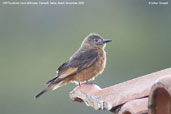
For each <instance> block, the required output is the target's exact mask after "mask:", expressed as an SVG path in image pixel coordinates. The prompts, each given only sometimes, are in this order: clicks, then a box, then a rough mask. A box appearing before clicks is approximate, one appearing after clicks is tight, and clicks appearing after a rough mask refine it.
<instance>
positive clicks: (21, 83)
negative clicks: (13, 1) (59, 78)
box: [0, 0, 171, 114]
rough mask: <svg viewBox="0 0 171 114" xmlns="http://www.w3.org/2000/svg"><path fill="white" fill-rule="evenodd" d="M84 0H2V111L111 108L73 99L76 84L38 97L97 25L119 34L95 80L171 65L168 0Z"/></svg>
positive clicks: (60, 113) (37, 113) (27, 113)
mask: <svg viewBox="0 0 171 114" xmlns="http://www.w3.org/2000/svg"><path fill="white" fill-rule="evenodd" d="M44 1H45V0H44ZM70 1H71V0H70ZM82 1H83V0H82ZM84 1H85V4H84V5H67V6H63V5H54V6H52V5H44V6H34V5H2V4H0V114H67V113H70V114H80V113H81V114H87V113H91V114H104V113H106V114H110V112H108V111H95V110H94V109H92V108H90V107H87V106H85V104H83V103H81V104H80V103H74V102H72V101H71V100H70V99H69V92H70V91H71V90H72V89H73V88H74V87H76V86H75V85H74V84H68V85H66V86H63V87H61V88H59V89H58V90H56V91H53V92H52V91H51V92H48V93H47V94H45V95H43V96H42V97H41V98H40V99H38V100H35V99H34V96H35V94H37V93H38V92H39V91H40V90H41V89H43V88H44V87H45V82H46V81H48V80H49V79H51V78H52V77H53V76H55V72H56V68H57V67H58V66H59V65H60V64H62V63H63V62H65V61H66V60H68V58H69V57H70V56H71V55H72V54H73V53H74V52H75V51H76V50H77V49H78V48H79V46H80V44H81V42H82V40H83V39H84V37H85V36H87V35H88V34H89V33H90V32H96V33H99V34H100V35H102V36H103V37H104V38H107V39H112V40H113V42H112V43H110V44H108V45H107V47H106V51H107V66H106V69H105V71H104V72H103V74H102V75H100V76H99V77H98V78H96V80H95V83H96V84H98V85H99V86H100V87H102V88H104V87H108V86H111V85H114V84H117V83H120V82H123V81H126V80H129V79H132V78H135V77H138V76H142V75H145V74H149V73H152V72H155V71H158V70H162V69H165V68H168V67H170V63H171V51H170V49H171V35H170V34H171V7H170V6H169V5H148V1H146V0H127V1H125V0H94V1H92V0H84Z"/></svg>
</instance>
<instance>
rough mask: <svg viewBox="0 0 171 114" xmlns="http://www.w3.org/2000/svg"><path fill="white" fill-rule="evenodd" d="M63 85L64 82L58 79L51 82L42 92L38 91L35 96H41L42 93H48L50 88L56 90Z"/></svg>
mask: <svg viewBox="0 0 171 114" xmlns="http://www.w3.org/2000/svg"><path fill="white" fill-rule="evenodd" d="M62 85H64V82H63V81H62V80H58V81H56V82H55V83H50V84H49V85H48V87H47V88H45V89H43V90H42V91H41V92H40V93H38V94H37V95H36V96H35V98H36V99H37V98H39V97H40V96H41V95H43V94H44V93H46V92H47V91H48V90H55V89H57V88H59V87H61V86H62Z"/></svg>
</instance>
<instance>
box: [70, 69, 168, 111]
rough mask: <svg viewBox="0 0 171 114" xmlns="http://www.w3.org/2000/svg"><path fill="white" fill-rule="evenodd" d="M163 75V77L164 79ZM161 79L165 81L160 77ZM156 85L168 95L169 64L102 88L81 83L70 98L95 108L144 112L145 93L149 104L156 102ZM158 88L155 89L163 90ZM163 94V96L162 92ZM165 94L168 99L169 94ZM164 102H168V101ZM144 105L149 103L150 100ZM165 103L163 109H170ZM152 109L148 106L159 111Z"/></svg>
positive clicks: (145, 106) (146, 109) (145, 107)
mask: <svg viewBox="0 0 171 114" xmlns="http://www.w3.org/2000/svg"><path fill="white" fill-rule="evenodd" d="M166 77H167V79H165V78H166ZM164 79H165V81H160V80H164ZM161 83H162V84H163V85H162V84H161ZM152 87H153V88H152ZM158 87H159V88H163V89H164V90H165V91H167V92H168V95H171V94H170V93H171V68H168V69H165V70H162V71H158V72H155V73H152V74H148V75H145V76H141V77H138V78H135V79H132V80H129V81H126V82H123V83H120V84H117V85H114V86H111V87H107V88H104V89H101V88H100V87H99V86H97V85H94V84H84V85H81V86H79V87H76V88H75V89H74V90H73V91H71V92H70V98H71V99H72V100H73V101H77V102H85V103H86V104H87V106H91V107H93V108H94V109H96V110H110V111H112V112H115V113H119V114H127V112H129V113H128V114H142V113H143V114H144V113H147V112H148V108H147V104H148V96H149V95H150V101H151V103H152V107H153V104H155V103H157V101H158V100H156V99H158V98H159V97H156V94H157V93H156V90H155V89H154V88H158ZM151 88H152V90H151ZM168 88H169V89H168ZM157 90H158V89H157ZM159 90H160V89H159ZM161 91H162V90H161ZM161 91H159V92H160V93H162V94H165V93H164V92H161ZM157 92H158V91H157ZM157 95H158V94H157ZM163 97H165V95H164V96H163ZM167 98H168V99H170V100H171V97H170V96H169V97H167ZM153 102H154V103H153ZM165 103H166V104H169V103H171V101H169V102H165ZM148 105H149V107H150V104H148ZM157 106H158V105H157ZM168 106H169V107H170V108H163V109H166V110H171V105H170V104H169V105H168ZM152 109H153V108H150V109H149V113H150V114H160V113H152V112H154V111H152ZM170 112H171V111H170ZM162 114H171V113H162Z"/></svg>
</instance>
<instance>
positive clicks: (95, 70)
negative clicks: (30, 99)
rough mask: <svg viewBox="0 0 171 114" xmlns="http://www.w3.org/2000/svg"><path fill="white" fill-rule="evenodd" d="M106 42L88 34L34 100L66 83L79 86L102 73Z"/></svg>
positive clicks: (95, 35) (99, 37)
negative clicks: (73, 83)
mask: <svg viewBox="0 0 171 114" xmlns="http://www.w3.org/2000/svg"><path fill="white" fill-rule="evenodd" d="M107 42H111V40H104V39H103V38H102V37H101V36H100V35H98V34H89V35H88V36H87V37H86V38H85V39H84V41H83V42H82V44H81V47H80V48H79V49H78V50H77V51H76V52H75V53H74V54H73V55H72V56H71V58H70V59H69V60H68V61H67V62H65V63H64V64H62V65H61V66H59V68H58V69H57V76H56V77H54V78H53V79H51V80H49V81H48V82H47V88H45V89H44V90H43V91H41V92H40V93H39V94H37V95H36V98H38V97H40V96H41V95H42V94H43V93H45V92H46V91H48V90H54V89H56V88H58V87H61V86H63V85H65V84H67V83H68V82H71V81H74V82H76V83H79V84H80V83H82V82H84V81H88V80H91V79H93V78H95V77H96V76H97V75H99V74H100V73H102V72H103V70H104V68H105V65H106V53H105V50H104V48H105V45H106V43H107Z"/></svg>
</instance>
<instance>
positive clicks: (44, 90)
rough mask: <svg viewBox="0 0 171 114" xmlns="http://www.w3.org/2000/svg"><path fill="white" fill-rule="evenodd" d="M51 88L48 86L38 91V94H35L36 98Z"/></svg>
mask: <svg viewBox="0 0 171 114" xmlns="http://www.w3.org/2000/svg"><path fill="white" fill-rule="evenodd" d="M48 90H49V89H48V87H47V88H45V89H43V90H42V91H41V92H40V93H38V94H37V95H36V96H35V98H36V99H37V98H39V97H40V96H41V95H43V94H44V93H45V92H47V91H48Z"/></svg>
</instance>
